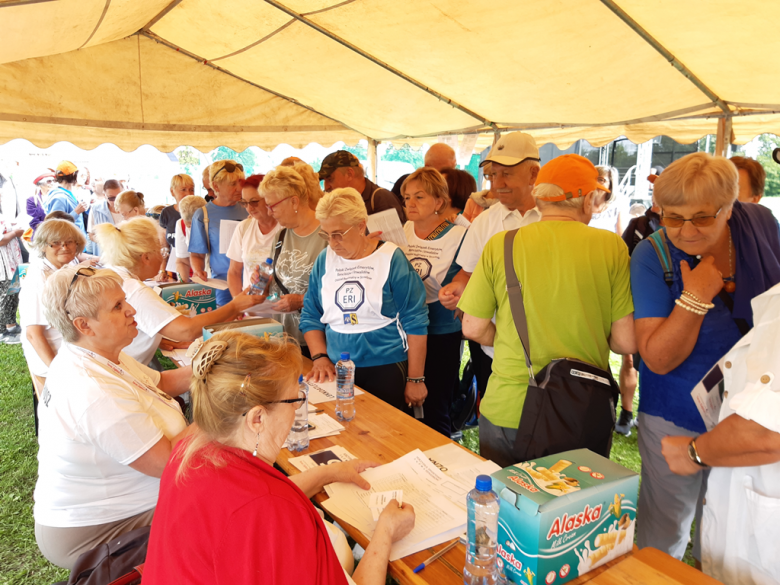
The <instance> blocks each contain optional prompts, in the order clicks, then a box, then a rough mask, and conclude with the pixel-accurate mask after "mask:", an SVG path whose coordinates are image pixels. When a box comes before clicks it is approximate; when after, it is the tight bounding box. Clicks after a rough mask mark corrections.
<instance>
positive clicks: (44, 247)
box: [19, 219, 86, 378]
mask: <svg viewBox="0 0 780 585" xmlns="http://www.w3.org/2000/svg"><path fill="white" fill-rule="evenodd" d="M85 244H86V238H85V237H84V234H83V233H82V232H81V230H79V228H77V227H76V225H75V224H73V223H71V222H69V221H65V220H64V219H49V220H46V221H44V222H43V223H41V224H40V225H39V226H38V230H37V231H36V232H35V238H34V239H33V243H32V247H33V250H34V251H35V252H36V253H37V255H38V257H39V259H40V261H39V262H32V263H31V264H30V266H29V267H28V269H27V276H25V278H24V280H22V290H21V292H20V293H19V316H20V325H21V326H22V349H23V350H24V357H25V359H26V360H27V366H28V367H29V368H30V371H31V372H32V373H33V374H34V375H36V376H41V377H43V378H45V377H46V375H47V374H48V370H49V365H51V362H52V360H53V359H54V356H56V355H57V350H59V348H60V345H61V344H62V334H61V333H60V332H59V331H58V330H57V329H56V328H55V327H52V326H51V324H50V323H49V321H48V320H47V319H46V315H45V313H44V309H43V302H42V298H43V287H44V285H45V284H46V279H47V278H48V277H49V276H50V275H51V274H53V273H54V272H56V271H57V270H59V269H60V268H62V267H63V266H70V265H73V264H78V260H77V256H78V255H79V254H80V253H81V252H82V251H83V250H84V246H85Z"/></svg>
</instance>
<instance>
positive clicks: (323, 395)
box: [306, 380, 363, 404]
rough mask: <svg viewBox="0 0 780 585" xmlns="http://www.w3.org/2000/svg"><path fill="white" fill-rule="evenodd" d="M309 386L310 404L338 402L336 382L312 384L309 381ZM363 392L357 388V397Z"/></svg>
mask: <svg viewBox="0 0 780 585" xmlns="http://www.w3.org/2000/svg"><path fill="white" fill-rule="evenodd" d="M306 383H307V384H308V385H309V404H320V403H322V402H331V401H332V400H336V382H335V381H333V382H312V381H311V380H307V381H306ZM361 394H363V391H362V390H361V389H360V388H355V396H360V395H361Z"/></svg>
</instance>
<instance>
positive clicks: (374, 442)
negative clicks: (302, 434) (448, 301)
mask: <svg viewBox="0 0 780 585" xmlns="http://www.w3.org/2000/svg"><path fill="white" fill-rule="evenodd" d="M317 408H321V409H323V410H324V411H325V414H328V415H329V416H331V417H333V418H336V413H335V409H336V403H335V401H333V402H324V403H322V404H318V405H317ZM355 409H356V412H357V415H356V416H355V418H354V419H353V420H352V421H351V422H345V423H342V424H343V425H344V427H345V430H344V431H342V432H341V434H339V435H336V436H333V437H324V438H322V439H315V440H313V441H311V443H310V444H309V448H308V449H306V450H304V451H301V452H300V453H291V452H290V451H288V450H287V449H282V450H281V452H280V453H279V457H278V458H277V460H276V462H277V464H278V465H279V466H280V467H281V468H282V469H283V470H284V471H285V473H287V474H288V475H295V474H297V473H300V472H299V471H298V470H297V469H296V468H295V467H293V466H292V465H291V464H290V462H289V460H290V459H291V458H292V457H298V456H299V455H305V454H307V453H313V452H315V451H319V450H320V449H325V448H327V447H332V446H334V445H340V446H342V447H344V448H345V449H346V450H347V451H349V452H350V453H352V454H353V455H354V456H355V457H357V458H359V459H369V460H372V461H376V462H377V463H380V464H385V463H390V462H391V461H395V460H396V459H398V458H399V457H401V456H402V455H406V454H407V453H409V452H410V451H413V450H414V449H420V450H421V451H427V450H428V449H433V448H434V447H440V446H441V445H445V444H447V443H451V442H452V441H450V439H448V438H447V437H445V436H444V435H442V434H440V433H437V432H436V431H434V430H432V429H430V428H429V427H427V426H425V425H424V424H422V423H421V422H419V421H417V420H415V419H414V418H412V417H410V416H408V415H406V414H404V413H403V412H401V411H399V410H397V409H395V408H393V407H392V406H390V405H389V404H387V403H386V402H383V401H381V400H379V399H378V398H376V397H374V396H372V395H371V394H369V393H367V392H366V393H365V394H361V395H360V396H356V397H355ZM456 444H457V443H456ZM458 446H459V447H460V448H461V449H464V447H462V446H460V445H458ZM469 452H470V451H469ZM327 499H328V496H327V495H326V494H325V492H320V493H319V494H317V495H316V496H315V497H314V500H315V501H316V502H317V503H321V502H323V501H324V500H327ZM337 520H338V519H337ZM339 525H340V526H342V527H343V528H344V529H345V530H346V531H347V533H348V534H349V535H350V536H351V537H352V538H353V539H355V541H356V542H357V543H358V544H360V546H362V547H363V548H365V547H367V546H368V540H367V539H366V537H365V536H364V535H363V534H362V533H361V532H360V531H359V530H356V529H355V528H353V527H352V526H351V525H349V524H347V523H345V522H343V521H339ZM447 544H448V543H443V544H441V545H438V546H436V547H433V548H429V549H426V550H423V551H420V552H418V553H415V554H413V555H410V556H408V557H405V558H403V559H400V560H397V561H394V562H392V563H390V566H389V573H390V574H391V575H392V576H393V578H394V579H396V580H397V581H398V582H399V583H401V584H402V585H422V584H425V583H436V584H437V585H438V584H442V585H448V584H452V585H456V584H457V585H460V584H462V583H463V565H464V564H465V562H466V548H465V546H464V545H462V544H458V546H456V547H455V548H454V549H452V550H451V551H449V552H448V553H447V554H445V555H444V556H442V557H441V558H440V559H439V560H438V561H436V562H435V563H432V564H431V565H429V566H428V567H426V568H425V569H424V570H423V571H422V572H420V573H419V574H414V573H413V569H414V568H415V567H416V566H417V565H419V564H420V563H422V562H423V561H425V560H426V559H428V558H429V557H430V556H431V555H433V553H434V552H436V551H439V550H441V549H442V548H444V547H445V546H446V545H447ZM586 582H592V583H593V584H594V585H595V584H599V585H623V584H625V585H629V584H631V585H636V584H639V583H647V584H652V585H655V584H658V585H661V584H672V585H674V584H675V583H686V584H689V583H690V584H701V585H708V584H711V583H712V584H715V583H717V581H715V580H714V579H711V578H709V577H706V576H705V575H703V574H702V573H700V572H699V571H697V570H696V569H693V568H692V567H689V566H688V565H686V564H684V563H681V562H680V561H678V560H676V559H674V558H672V557H670V556H669V555H667V554H665V553H662V552H661V551H658V550H655V549H643V550H641V551H638V550H637V549H636V547H635V548H634V551H633V552H632V553H630V554H628V555H626V556H623V557H621V558H619V559H615V560H614V561H612V562H611V563H608V564H607V565H605V566H603V567H599V568H598V569H595V570H594V571H591V572H590V573H588V574H586V575H583V576H582V577H578V578H577V579H575V580H573V581H570V582H569V583H572V584H580V583H586Z"/></svg>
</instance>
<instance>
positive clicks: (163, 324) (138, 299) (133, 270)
mask: <svg viewBox="0 0 780 585" xmlns="http://www.w3.org/2000/svg"><path fill="white" fill-rule="evenodd" d="M158 229H159V228H158V226H157V224H155V222H154V221H152V220H151V219H149V218H146V217H138V218H134V219H131V220H130V221H127V222H124V223H122V224H121V225H120V226H119V227H118V228H117V227H114V226H110V225H107V224H102V225H99V226H97V228H96V236H97V241H98V243H99V244H100V247H101V248H103V256H102V259H103V261H104V262H105V263H106V265H107V267H109V268H111V269H113V270H114V271H115V272H116V273H117V274H119V276H120V277H122V287H123V288H124V291H125V293H126V294H127V302H128V303H130V304H131V305H132V306H133V308H135V310H136V311H137V315H136V317H135V319H136V321H137V322H138V336H137V337H136V338H135V339H134V340H133V342H132V343H131V344H130V346H129V347H128V348H127V350H126V352H127V354H128V355H129V356H130V357H132V358H134V359H135V360H137V361H139V362H141V363H142V364H150V363H152V359H153V358H154V353H155V352H156V351H157V348H158V347H159V346H160V342H161V341H162V338H163V337H166V338H168V339H170V340H172V341H173V342H178V344H180V345H182V346H184V347H187V346H188V345H189V344H190V343H191V342H192V341H194V340H195V339H197V338H198V337H200V335H201V334H202V332H203V328H204V327H206V326H208V325H213V324H214V323H222V322H223V321H231V320H233V319H235V318H236V317H237V316H239V315H241V314H242V313H243V312H244V311H246V310H247V309H248V308H250V307H252V306H253V305H255V304H257V303H258V302H261V301H262V297H256V296H250V295H247V294H240V295H238V296H237V297H236V298H235V299H233V300H232V301H230V302H229V303H228V304H226V305H224V306H222V307H219V308H218V309H217V310H216V311H211V312H208V313H202V314H200V315H194V316H188V315H182V314H181V313H180V312H179V311H178V310H177V309H175V308H173V307H172V306H170V305H169V304H168V303H166V302H165V301H164V300H162V298H160V295H159V294H157V293H156V292H154V290H152V288H151V287H149V286H147V285H145V284H144V281H145V280H148V279H150V278H152V277H154V275H155V274H157V271H158V269H159V268H160V262H161V261H162V250H165V251H166V252H167V250H168V248H162V249H161V247H160V240H159V235H158V234H159V232H158ZM155 365H156V364H155Z"/></svg>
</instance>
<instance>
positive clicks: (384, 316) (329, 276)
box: [301, 187, 428, 414]
mask: <svg viewBox="0 0 780 585" xmlns="http://www.w3.org/2000/svg"><path fill="white" fill-rule="evenodd" d="M367 218H368V215H367V213H366V206H365V204H364V203H363V198H362V197H361V196H360V193H358V192H357V191H356V190H355V189H352V188H351V187H347V188H344V189H334V190H333V191H331V192H330V193H326V194H325V196H324V197H323V198H322V199H320V202H319V204H318V205H317V219H319V221H320V225H321V226H322V229H321V230H320V232H319V233H320V237H322V239H323V241H326V242H328V244H329V246H328V248H327V249H326V250H324V251H323V252H322V253H320V255H319V256H318V257H317V261H316V262H315V263H314V268H313V269H312V272H311V276H310V278H309V290H308V291H307V292H306V300H305V302H304V305H303V312H302V314H301V331H302V332H303V334H304V336H305V338H306V342H307V343H308V344H309V349H310V350H311V353H312V362H313V366H312V370H311V372H310V373H309V375H308V378H310V379H313V380H314V381H315V382H321V381H325V380H334V379H335V377H336V368H335V366H334V363H335V362H337V361H338V360H339V355H340V354H341V353H342V352H348V353H349V356H350V359H351V360H352V361H354V362H355V366H356V371H355V384H357V385H358V386H360V387H362V388H365V389H366V390H367V391H369V392H371V393H372V394H374V395H375V396H377V397H379V398H381V399H382V400H384V401H385V402H387V403H388V404H391V405H392V406H394V407H396V408H398V409H399V410H403V411H404V412H406V413H407V414H411V413H412V407H413V406H422V405H423V403H424V402H425V398H426V396H427V395H428V390H427V388H426V385H425V356H426V342H427V335H428V308H427V305H426V304H425V287H424V285H423V283H422V280H420V276H419V275H418V274H417V272H415V270H414V268H412V265H411V264H409V261H408V260H407V259H406V256H405V255H404V253H403V251H402V250H401V249H400V248H399V247H398V246H396V245H395V244H393V243H391V242H381V241H377V240H376V239H373V238H369V237H368V236H367V234H366V220H367Z"/></svg>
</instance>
